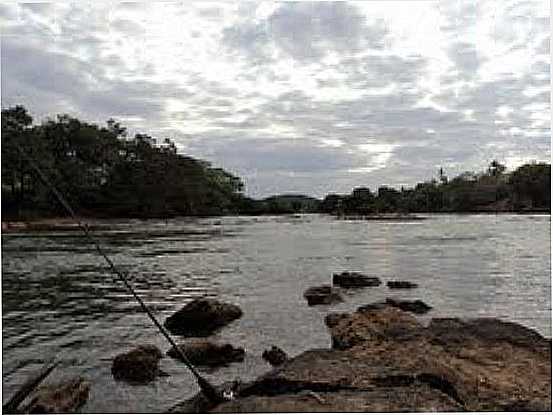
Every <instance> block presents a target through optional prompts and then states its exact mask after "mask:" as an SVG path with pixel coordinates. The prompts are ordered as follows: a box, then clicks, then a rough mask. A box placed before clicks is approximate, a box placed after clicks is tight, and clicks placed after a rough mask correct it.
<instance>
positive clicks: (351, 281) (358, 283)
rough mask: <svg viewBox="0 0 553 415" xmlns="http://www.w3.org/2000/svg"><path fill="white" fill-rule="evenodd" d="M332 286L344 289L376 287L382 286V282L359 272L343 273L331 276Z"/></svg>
mask: <svg viewBox="0 0 553 415" xmlns="http://www.w3.org/2000/svg"><path fill="white" fill-rule="evenodd" d="M332 284H334V285H339V286H340V287H344V288H355V287H377V286H379V285H380V284H382V281H380V278H378V277H369V276H367V275H364V274H361V273H359V272H347V271H344V272H342V273H341V274H333V275H332Z"/></svg>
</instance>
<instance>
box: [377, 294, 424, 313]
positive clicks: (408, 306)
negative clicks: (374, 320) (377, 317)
mask: <svg viewBox="0 0 553 415" xmlns="http://www.w3.org/2000/svg"><path fill="white" fill-rule="evenodd" d="M386 304H389V305H390V306H392V307H396V308H399V309H400V310H403V311H409V312H411V313H414V314H424V313H428V312H429V311H430V310H432V307H430V306H429V305H428V304H426V303H424V302H423V301H421V300H415V301H407V300H395V299H393V298H386Z"/></svg>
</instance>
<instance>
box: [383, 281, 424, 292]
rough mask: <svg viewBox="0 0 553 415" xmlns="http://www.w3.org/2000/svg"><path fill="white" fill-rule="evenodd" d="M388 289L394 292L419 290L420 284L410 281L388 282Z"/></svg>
mask: <svg viewBox="0 0 553 415" xmlns="http://www.w3.org/2000/svg"><path fill="white" fill-rule="evenodd" d="M386 285H387V286H388V288H390V289H392V290H400V289H408V288H417V287H418V284H415V283H414V282H410V281H388V282H387V283H386Z"/></svg>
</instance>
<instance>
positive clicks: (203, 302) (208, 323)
mask: <svg viewBox="0 0 553 415" xmlns="http://www.w3.org/2000/svg"><path fill="white" fill-rule="evenodd" d="M240 317H242V310H241V309H240V307H238V306H237V305H234V304H228V303H222V302H219V301H217V300H213V299H208V298H198V299H195V300H193V301H191V302H190V303H188V304H186V305H185V306H184V307H183V308H182V309H181V310H179V311H177V312H176V313H175V314H173V315H172V316H170V317H168V318H167V319H166V320H165V323H164V326H165V327H166V328H167V330H169V331H170V332H171V333H173V334H177V335H181V336H187V337H207V336H209V335H211V334H213V332H215V331H216V330H217V329H219V328H221V327H223V326H225V325H227V324H228V323H230V322H231V321H233V320H235V319H237V318H240Z"/></svg>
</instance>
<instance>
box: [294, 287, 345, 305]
mask: <svg viewBox="0 0 553 415" xmlns="http://www.w3.org/2000/svg"><path fill="white" fill-rule="evenodd" d="M303 297H304V298H305V299H306V300H307V305H310V306H312V305H318V304H333V303H338V302H341V301H343V299H342V296H341V295H340V293H339V292H338V290H336V289H335V288H333V287H331V286H330V285H321V286H319V287H311V288H308V289H307V290H305V292H304V293H303Z"/></svg>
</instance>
